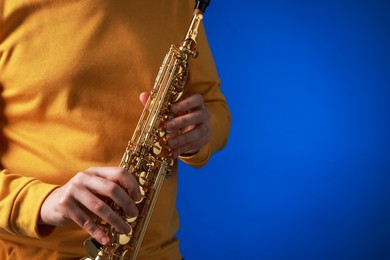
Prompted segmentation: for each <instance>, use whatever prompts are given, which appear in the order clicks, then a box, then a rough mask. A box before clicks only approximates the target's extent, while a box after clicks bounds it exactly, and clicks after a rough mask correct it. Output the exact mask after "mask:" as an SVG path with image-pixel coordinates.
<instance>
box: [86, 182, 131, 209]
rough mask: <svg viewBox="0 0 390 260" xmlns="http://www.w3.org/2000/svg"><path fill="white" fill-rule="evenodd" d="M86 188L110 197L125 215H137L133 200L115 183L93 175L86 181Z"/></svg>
mask: <svg viewBox="0 0 390 260" xmlns="http://www.w3.org/2000/svg"><path fill="white" fill-rule="evenodd" d="M88 188H89V189H90V190H91V191H93V192H94V193H95V194H99V195H102V196H104V197H107V198H110V199H112V200H113V201H114V202H115V203H116V204H117V205H119V206H120V207H121V208H122V209H123V210H124V212H125V214H126V215H127V216H129V217H132V216H137V215H138V208H137V207H136V206H135V202H134V200H131V199H130V197H129V194H128V193H127V192H126V191H125V190H124V189H123V188H122V187H121V186H119V185H118V184H117V183H115V182H112V181H109V180H107V179H104V178H101V177H99V176H93V178H91V179H90V181H89V182H88ZM98 198H99V197H98ZM99 199H101V198H99Z"/></svg>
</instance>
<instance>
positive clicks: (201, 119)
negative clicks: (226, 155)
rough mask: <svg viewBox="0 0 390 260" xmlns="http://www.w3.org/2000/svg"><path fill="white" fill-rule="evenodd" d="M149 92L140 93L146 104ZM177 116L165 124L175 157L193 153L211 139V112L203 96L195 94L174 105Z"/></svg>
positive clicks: (169, 143)
mask: <svg viewBox="0 0 390 260" xmlns="http://www.w3.org/2000/svg"><path fill="white" fill-rule="evenodd" d="M148 97H149V94H147V93H145V92H143V93H141V95H140V100H141V102H142V103H143V104H144V105H145V103H146V101H147V99H148ZM172 112H173V113H174V114H176V117H174V118H172V119H171V120H169V121H167V122H166V124H165V128H166V130H167V131H168V132H169V134H167V138H168V145H169V146H170V147H171V148H172V156H173V158H177V157H178V156H179V155H180V154H193V153H196V152H197V151H199V149H200V148H202V147H203V146H205V145H206V144H207V143H208V142H209V141H210V136H211V125H210V114H209V111H208V110H207V108H206V107H205V105H204V100H203V97H202V96H201V95H200V94H194V95H192V96H189V97H187V98H185V99H183V100H180V101H179V102H177V103H175V104H173V105H172Z"/></svg>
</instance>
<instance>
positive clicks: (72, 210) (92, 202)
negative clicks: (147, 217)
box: [39, 167, 142, 245]
mask: <svg viewBox="0 0 390 260" xmlns="http://www.w3.org/2000/svg"><path fill="white" fill-rule="evenodd" d="M122 187H123V188H122ZM104 197H106V198H109V199H111V200H113V201H114V202H115V203H116V204H118V205H119V206H120V207H121V208H122V209H123V211H124V212H125V214H126V215H127V216H128V217H134V216H137V215H138V209H137V207H136V205H135V201H139V200H141V198H142V195H141V193H140V190H139V185H138V183H137V181H136V180H135V178H134V177H133V176H132V175H131V174H129V173H128V172H127V171H126V170H125V169H124V168H122V167H96V168H90V169H88V170H85V171H81V172H79V173H77V174H76V175H75V176H74V177H73V178H72V179H70V180H69V181H68V182H67V183H66V184H65V185H63V186H61V187H59V188H57V189H55V190H54V191H53V192H52V193H50V194H49V195H48V197H47V198H46V200H45V201H44V202H43V204H42V207H41V211H40V218H39V224H40V225H51V226H64V225H66V224H67V223H69V222H70V221H74V222H75V223H76V224H77V225H79V226H80V227H81V228H82V229H84V230H86V231H87V232H88V233H89V234H90V235H91V236H92V237H93V238H94V239H96V240H97V241H98V242H99V243H101V244H103V245H107V243H108V242H109V237H108V236H107V235H106V234H105V233H104V232H103V231H102V230H101V229H100V228H98V226H97V225H96V223H95V221H94V220H95V219H96V217H99V218H101V219H103V220H105V221H106V222H107V223H108V224H110V225H111V226H113V227H114V228H115V229H116V230H117V231H118V232H121V233H124V234H127V233H129V232H130V227H129V225H128V224H127V223H126V222H125V221H124V220H123V219H122V218H121V217H119V215H118V214H117V213H116V212H115V211H114V210H112V209H111V208H110V207H109V206H108V205H107V204H106V203H105V202H104Z"/></svg>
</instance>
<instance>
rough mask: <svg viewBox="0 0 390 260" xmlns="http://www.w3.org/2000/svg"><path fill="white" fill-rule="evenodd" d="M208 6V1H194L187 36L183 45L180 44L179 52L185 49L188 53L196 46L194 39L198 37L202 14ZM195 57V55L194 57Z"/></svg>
mask: <svg viewBox="0 0 390 260" xmlns="http://www.w3.org/2000/svg"><path fill="white" fill-rule="evenodd" d="M209 4H210V0H200V1H199V0H196V1H195V8H194V15H193V17H192V21H191V23H190V27H189V28H188V31H187V34H186V36H185V38H184V41H183V43H182V44H181V48H180V49H181V50H183V49H185V50H188V51H195V50H192V49H193V48H195V47H194V45H195V44H196V37H197V36H198V31H199V26H200V24H201V22H202V20H203V13H204V12H205V11H206V8H207V6H208V5H209ZM194 56H196V55H194Z"/></svg>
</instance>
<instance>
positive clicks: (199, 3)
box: [194, 0, 210, 13]
mask: <svg viewBox="0 0 390 260" xmlns="http://www.w3.org/2000/svg"><path fill="white" fill-rule="evenodd" d="M209 4H210V0H195V8H194V9H195V12H198V13H204V12H205V11H206V8H207V7H208V6H209Z"/></svg>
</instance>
